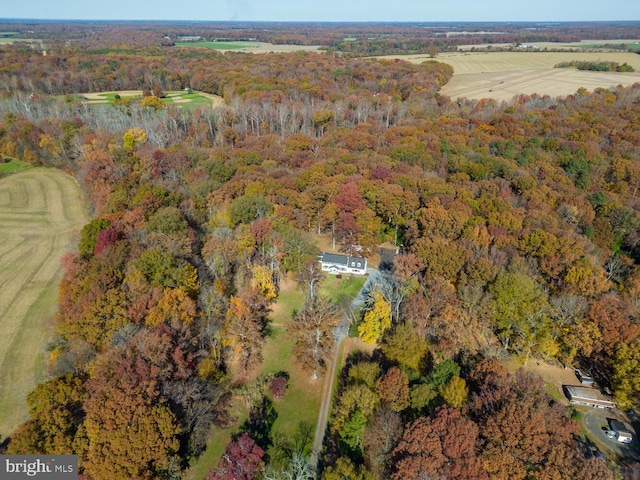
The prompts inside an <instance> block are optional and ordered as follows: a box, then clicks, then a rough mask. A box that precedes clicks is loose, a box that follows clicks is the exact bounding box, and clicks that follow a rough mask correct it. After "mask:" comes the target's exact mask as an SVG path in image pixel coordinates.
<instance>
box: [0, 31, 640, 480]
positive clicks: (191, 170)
mask: <svg viewBox="0 0 640 480" xmlns="http://www.w3.org/2000/svg"><path fill="white" fill-rule="evenodd" d="M69 28H70V29H71V30H73V29H74V28H75V27H73V26H71V27H69ZM319 28H320V27H318V29H319ZM345 28H347V27H345ZM348 28H355V27H352V26H351V27H348ZM380 28H383V27H380ZM398 28H401V27H398ZM402 28H404V27H402ZM318 31H320V30H318ZM311 33H313V31H312V32H311ZM625 33H626V32H625ZM282 35H284V34H282ZM318 35H319V34H318ZM327 35H328V34H327ZM341 35H342V33H341ZM621 35H622V33H621ZM143 36H144V35H143ZM227 36H231V34H230V33H229V34H228V35H227ZM271 39H273V38H271ZM125 50H126V51H123V52H118V51H116V52H113V53H102V52H92V51H91V50H82V49H76V48H74V46H73V43H72V44H71V46H64V48H62V47H61V48H60V49H59V50H54V51H53V52H52V53H51V54H48V55H47V56H43V55H41V54H39V53H38V52H37V51H35V50H33V49H31V48H30V47H25V46H3V47H0V59H2V62H0V65H1V67H0V85H1V86H2V90H3V93H2V95H1V97H0V117H1V120H0V153H2V154H3V155H5V156H8V157H18V158H21V159H23V160H25V161H27V162H29V163H31V164H33V165H48V166H55V167H59V168H63V169H66V170H68V171H70V172H72V173H73V174H74V175H75V176H76V178H77V179H78V181H79V183H80V185H81V187H82V188H83V190H84V192H85V193H86V196H87V198H88V199H89V200H90V203H91V208H92V212H93V215H94V219H93V220H92V221H91V222H90V223H89V224H87V225H86V226H85V227H84V228H83V229H82V231H81V232H80V235H79V248H78V251H77V252H74V253H69V254H68V255H66V256H65V258H64V266H65V272H66V273H65V277H64V280H63V282H62V284H61V285H60V293H59V296H60V310H59V313H58V315H57V317H56V320H55V321H56V338H55V341H54V342H53V343H52V345H51V358H50V365H49V372H48V374H49V379H48V380H47V382H45V383H43V384H42V385H40V386H39V387H37V388H36V390H34V391H33V392H32V393H31V394H30V395H29V396H28V398H27V402H28V404H29V407H30V410H31V419H30V420H29V421H28V422H27V423H25V424H23V425H22V426H21V427H20V428H19V429H18V430H17V431H16V432H14V433H13V434H12V435H11V442H10V443H9V446H8V451H9V452H11V453H68V452H70V451H72V452H74V453H76V454H78V455H79V458H80V465H81V471H82V474H83V475H84V476H85V478H91V479H96V480H98V479H112V478H178V477H179V475H180V472H181V471H182V470H184V469H185V468H186V467H187V465H188V463H189V461H190V460H191V459H193V458H195V457H197V456H198V455H199V454H200V453H201V452H202V451H203V449H204V448H205V444H206V441H207V435H208V434H209V431H210V427H211V426H212V425H217V426H224V425H228V424H229V422H230V421H231V418H230V413H229V411H228V407H229V399H230V396H231V394H232V393H231V392H236V391H237V389H238V388H240V387H241V386H242V385H243V383H245V382H246V381H247V378H249V376H250V374H251V371H252V369H253V368H255V366H256V365H258V364H259V363H260V362H261V360H262V346H263V344H264V340H265V336H266V335H267V334H268V329H267V328H266V326H267V318H268V315H269V311H270V309H271V306H272V304H273V302H274V301H275V300H276V298H277V296H278V292H279V285H280V282H281V281H282V279H283V278H285V277H286V276H290V277H292V278H295V279H297V281H298V282H299V283H300V285H301V287H300V294H301V295H305V293H303V292H307V293H306V300H305V303H304V308H303V309H302V310H301V311H299V312H296V313H295V316H294V319H293V320H294V324H295V328H292V329H291V331H290V332H289V334H290V335H291V336H292V338H293V339H294V341H295V344H296V348H295V349H294V354H295V357H296V361H298V362H300V363H301V364H302V365H303V367H304V368H306V369H308V370H309V371H311V372H317V371H321V370H322V368H324V365H325V364H326V358H327V355H328V352H329V351H330V349H331V346H332V344H331V343H330V342H331V340H332V334H331V330H330V329H329V328H326V329H324V330H323V329H322V326H323V325H330V326H331V325H332V323H331V322H332V321H333V319H335V316H336V315H337V313H336V310H335V308H336V306H335V305H331V304H330V303H329V302H328V301H327V299H326V298H324V297H322V296H321V295H319V294H317V292H316V291H315V290H314V285H315V284H316V282H317V281H318V280H319V278H320V274H319V272H318V271H317V266H316V265H317V264H316V263H315V254H316V253H317V250H316V248H315V247H314V245H313V241H312V239H313V238H314V236H315V235H318V234H325V235H329V236H330V237H331V239H332V240H333V241H334V242H335V243H336V245H338V246H339V247H340V248H342V249H343V250H344V251H351V250H352V249H353V248H354V246H357V247H358V251H360V252H362V254H364V255H369V254H371V253H372V252H375V251H376V249H377V246H378V245H379V244H380V243H382V242H384V241H389V242H391V243H395V244H397V245H402V252H401V255H399V256H397V257H396V260H395V262H394V265H393V268H392V269H391V270H389V271H387V272H385V273H384V274H383V275H382V277H381V280H380V281H379V284H378V286H376V287H375V288H374V289H373V290H372V291H371V294H370V299H369V301H368V302H367V303H366V304H365V307H364V309H363V314H362V318H360V319H359V325H358V331H359V333H360V335H361V336H362V337H363V338H364V339H365V340H367V341H369V342H373V343H377V344H378V345H379V346H380V347H381V348H380V349H378V350H377V353H376V354H375V355H374V356H372V357H367V356H364V357H363V358H354V359H351V360H350V361H349V365H348V367H347V368H346V369H345V370H344V372H343V375H342V378H341V382H340V386H339V395H338V398H337V400H336V406H335V408H334V413H333V417H332V423H331V431H330V436H329V440H328V444H327V451H326V458H325V460H324V464H325V465H326V468H325V469H324V473H323V475H324V478H326V479H329V480H330V479H334V478H336V479H337V478H392V479H407V478H424V477H418V476H416V475H418V473H419V472H423V473H424V472H426V473H427V474H428V475H431V476H434V478H436V477H437V478H470V479H471V478H522V479H525V478H526V479H529V478H531V479H532V478H562V477H566V476H567V472H570V476H571V477H572V478H584V479H587V478H602V479H607V478H612V473H611V472H610V471H609V470H608V469H607V468H606V467H605V465H604V463H602V462H600V461H599V460H597V459H595V458H594V459H591V460H589V461H585V458H584V455H583V453H581V452H580V451H579V450H578V449H577V447H576V445H575V442H574V440H573V438H574V437H573V435H574V434H575V435H577V433H578V427H577V424H576V423H575V422H574V420H572V419H571V418H570V411H569V410H568V409H565V408H564V407H562V406H561V405H560V404H559V403H557V402H555V401H553V400H552V399H551V398H550V397H549V396H548V395H547V394H546V393H545V391H544V387H543V386H542V384H541V381H540V379H538V378H537V377H535V376H532V375H531V374H529V373H526V372H524V371H520V372H518V373H516V374H508V373H507V372H506V370H505V369H504V367H503V366H502V365H501V364H500V362H499V361H497V360H496V358H498V359H503V358H506V357H508V356H514V357H518V358H521V359H530V358H531V359H536V360H538V361H542V360H544V361H552V362H561V363H562V364H564V365H579V364H584V365H589V366H592V367H593V372H594V375H595V376H596V377H597V380H598V382H600V383H601V384H602V385H606V386H609V387H610V388H611V389H612V390H613V392H614V397H615V399H616V401H617V402H618V404H619V405H620V406H621V407H623V408H637V407H638V406H639V405H640V397H639V393H640V387H639V385H640V378H638V375H639V374H640V368H637V367H638V362H640V357H639V352H640V348H638V347H639V346H640V308H639V307H640V269H639V266H638V262H640V236H639V232H640V212H639V209H640V134H639V133H638V132H640V113H639V112H640V86H639V85H635V86H633V87H629V88H620V87H619V88H611V89H598V90H596V91H594V92H587V91H584V90H580V91H578V92H576V94H575V95H572V96H570V97H568V98H550V97H544V96H537V95H533V96H518V97H515V98H514V99H513V101H511V102H506V103H497V102H495V101H492V100H482V101H477V102H475V101H473V102H472V101H466V100H458V101H452V100H451V99H449V98H447V97H445V96H441V95H440V94H439V93H438V90H439V88H440V87H441V86H442V85H443V84H445V83H446V82H447V80H448V79H449V78H450V77H451V75H452V71H451V69H450V67H448V66H447V65H444V64H440V63H437V62H425V63H423V64H420V65H412V64H409V63H405V62H402V61H382V60H377V61H376V60H366V59H350V58H344V57H340V56H332V55H325V54H319V53H293V54H265V55H260V56H253V55H246V54H225V55H221V54H218V53H213V52H210V51H201V50H188V51H187V50H171V49H170V50H165V49H164V48H161V47H141V46H135V47H133V46H131V47H127V48H126V49H125ZM156 86H158V87H160V88H161V89H163V90H171V89H183V88H186V87H190V88H194V89H198V90H202V91H205V92H209V93H215V94H218V95H221V96H223V97H224V99H225V105H224V106H223V107H218V108H216V109H197V110H193V111H189V110H181V109H179V108H178V107H176V106H168V107H167V108H158V109H155V108H150V107H145V106H144V105H143V104H141V103H139V102H138V101H135V100H134V101H129V102H120V103H116V104H114V105H105V106H88V105H86V104H85V103H83V102H82V101H80V100H78V99H76V98H75V97H74V96H73V95H72V94H74V93H81V92H87V91H92V90H121V89H142V88H149V89H151V88H153V87H156ZM49 94H54V95H49ZM314 266H315V267H314ZM317 319H323V321H322V322H317V321H315V320H317ZM309 332H312V333H313V334H312V335H309ZM309 351H313V352H315V356H310V355H308V354H307V353H308V352H309ZM271 389H272V392H277V391H278V389H282V386H280V387H278V385H277V382H272V385H271ZM256 405H257V407H260V405H262V406H264V405H265V404H264V403H263V404H260V403H258V404H256ZM525 406H526V408H524V407H525ZM265 408H266V407H265ZM258 409H259V408H258ZM451 432H456V435H454V437H455V438H456V440H457V441H456V442H452V441H451V440H450V438H451V437H452V435H451ZM523 432H526V435H523ZM425 439H426V440H425ZM259 440H260V439H259V438H252V437H251V436H250V435H249V434H247V433H245V434H243V435H241V436H239V437H238V438H236V439H234V441H233V442H232V443H231V444H230V445H229V446H228V448H227V453H226V454H225V457H224V458H225V459H227V461H228V460H229V459H234V458H236V459H237V458H240V459H242V462H235V463H234V462H231V463H232V464H233V465H235V467H237V468H241V470H242V475H244V476H242V477H240V476H239V475H240V473H238V472H236V471H235V470H233V469H232V468H231V467H230V466H229V465H225V463H224V462H221V464H220V465H218V467H217V468H215V469H214V470H212V473H211V475H210V478H216V479H221V478H234V476H236V477H237V478H255V472H258V471H261V470H263V469H265V468H266V472H267V473H266V474H274V470H273V469H274V468H275V467H276V466H277V465H275V464H274V465H268V464H269V459H268V458H266V457H265V456H264V450H263V449H262V447H261V446H260V445H259V443H256V442H259ZM458 440H459V442H458ZM454 443H455V444H454ZM151 447H152V448H151ZM299 463H300V458H299V457H298V456H295V455H294V456H293V457H292V458H291V465H290V467H289V468H290V469H294V468H298V467H300V464H299ZM303 463H304V462H303ZM267 467H268V468H267ZM112 468H115V470H112ZM114 472H115V473H114ZM266 474H265V475H266ZM279 474H280V475H282V476H281V477H274V478H290V477H285V476H284V475H285V473H283V472H280V473H279Z"/></svg>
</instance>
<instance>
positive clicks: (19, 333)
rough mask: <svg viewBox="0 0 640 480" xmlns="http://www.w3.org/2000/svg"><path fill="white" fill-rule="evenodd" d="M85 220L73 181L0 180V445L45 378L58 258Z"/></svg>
mask: <svg viewBox="0 0 640 480" xmlns="http://www.w3.org/2000/svg"><path fill="white" fill-rule="evenodd" d="M87 221H88V215H87V213H86V211H85V208H84V203H83V200H82V196H81V193H80V189H79V188H78V185H77V184H76V182H75V180H74V179H73V178H72V177H71V176H69V175H67V174H65V173H63V172H61V171H59V170H51V169H44V168H35V169H31V170H27V171H25V172H21V173H17V174H15V175H11V176H8V177H5V178H3V179H0V292H1V294H0V443H1V442H2V441H3V439H4V438H6V437H7V436H8V435H9V434H10V433H11V431H12V430H13V429H14V428H15V427H17V426H18V425H19V424H20V423H22V422H24V421H25V420H26V419H27V418H28V409H27V405H26V402H25V400H26V396H27V394H28V393H29V392H30V391H31V390H32V389H33V388H34V387H35V385H36V383H37V382H39V381H42V380H43V379H44V373H45V369H46V357H47V355H46V346H47V342H48V341H49V340H50V338H51V331H52V329H51V327H52V318H53V316H54V314H55V313H56V310H57V302H58V284H59V282H60V280H61V278H62V273H63V272H62V268H61V263H60V259H61V257H62V255H63V254H64V253H65V252H66V251H67V249H68V248H69V246H70V242H71V239H72V238H73V236H74V234H76V233H77V232H78V231H79V230H80V229H81V228H82V226H83V225H84V224H85V223H86V222H87Z"/></svg>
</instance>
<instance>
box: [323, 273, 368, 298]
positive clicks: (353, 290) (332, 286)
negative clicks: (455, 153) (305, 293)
mask: <svg viewBox="0 0 640 480" xmlns="http://www.w3.org/2000/svg"><path fill="white" fill-rule="evenodd" d="M366 280H367V279H366V277H360V276H355V275H342V278H338V276H337V275H327V276H326V277H325V278H324V280H323V281H322V285H320V294H322V295H326V296H327V297H329V299H330V300H331V301H333V302H335V303H337V304H338V305H341V304H343V302H344V300H345V299H348V300H349V301H351V300H352V299H353V298H354V297H355V296H356V295H357V294H358V292H359V291H360V289H361V288H362V285H364V282H366Z"/></svg>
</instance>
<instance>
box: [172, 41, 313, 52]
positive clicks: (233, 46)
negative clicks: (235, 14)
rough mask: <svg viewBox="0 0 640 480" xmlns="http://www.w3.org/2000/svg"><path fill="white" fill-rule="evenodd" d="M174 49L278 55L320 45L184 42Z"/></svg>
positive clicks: (310, 48) (177, 44)
mask: <svg viewBox="0 0 640 480" xmlns="http://www.w3.org/2000/svg"><path fill="white" fill-rule="evenodd" d="M176 47H187V48H188V47H205V48H212V49H215V50H219V51H221V52H230V51H234V52H246V53H279V52H299V51H315V50H319V49H320V45H276V44H273V43H265V42H184V43H176Z"/></svg>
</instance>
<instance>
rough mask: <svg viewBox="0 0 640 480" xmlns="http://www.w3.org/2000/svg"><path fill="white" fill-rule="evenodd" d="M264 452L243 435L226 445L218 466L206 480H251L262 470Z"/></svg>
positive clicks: (247, 436)
mask: <svg viewBox="0 0 640 480" xmlns="http://www.w3.org/2000/svg"><path fill="white" fill-rule="evenodd" d="M262 457H264V451H263V450H262V449H261V448H260V447H259V446H258V445H256V442H254V441H253V439H252V438H251V437H250V436H249V435H247V434H246V433H243V434H242V435H240V437H238V438H237V439H236V440H234V441H233V442H231V443H230V444H229V445H227V449H226V450H225V452H224V454H223V455H222V458H221V459H220V461H219V462H218V466H217V467H216V468H214V469H213V470H211V471H210V472H209V476H208V477H207V480H253V479H254V478H256V476H257V474H258V473H259V472H260V471H261V470H262V469H263V467H264V463H263V461H262Z"/></svg>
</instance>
